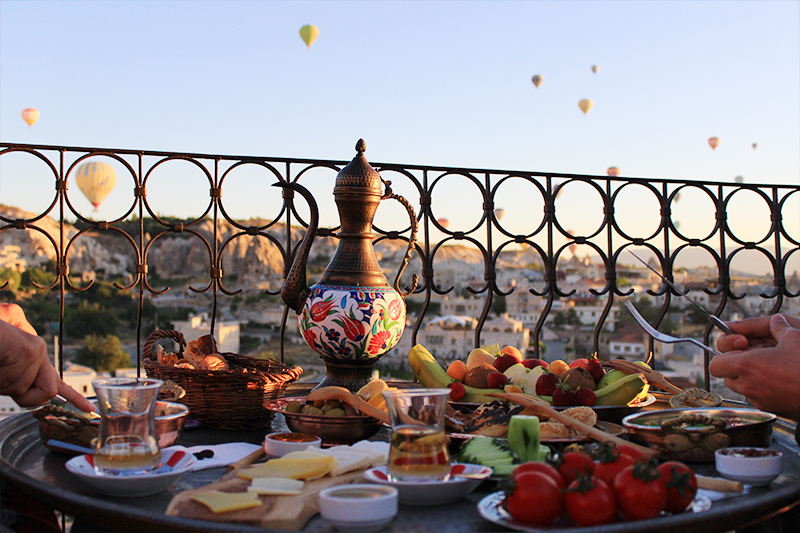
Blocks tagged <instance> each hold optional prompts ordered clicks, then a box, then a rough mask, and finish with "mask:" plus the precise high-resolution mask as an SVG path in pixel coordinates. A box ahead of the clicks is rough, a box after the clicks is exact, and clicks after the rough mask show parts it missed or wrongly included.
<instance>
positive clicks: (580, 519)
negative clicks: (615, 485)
mask: <svg viewBox="0 0 800 533" xmlns="http://www.w3.org/2000/svg"><path fill="white" fill-rule="evenodd" d="M564 507H566V509H567V514H568V515H569V517H570V518H571V519H572V521H573V522H575V524H576V525H579V526H596V525H600V524H609V523H611V522H613V521H614V517H615V516H616V514H617V498H616V496H614V490H613V489H612V488H611V487H610V486H609V485H608V484H607V483H606V482H605V481H603V480H602V479H599V478H597V477H595V476H584V475H578V477H577V478H576V479H575V481H573V482H572V483H570V484H569V487H567V490H566V492H565V493H564Z"/></svg>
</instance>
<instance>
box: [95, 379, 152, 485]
mask: <svg viewBox="0 0 800 533" xmlns="http://www.w3.org/2000/svg"><path fill="white" fill-rule="evenodd" d="M162 383H163V382H162V381H161V380H158V379H146V378H108V379H98V380H94V381H93V382H92V385H93V386H94V390H95V392H96V394H97V401H98V406H99V407H100V416H101V418H100V431H99V434H98V437H97V444H96V445H95V452H94V468H95V472H96V473H97V474H98V475H114V476H128V475H138V474H147V473H151V472H153V471H155V470H156V469H157V468H158V466H159V462H160V460H161V449H160V448H159V446H158V436H157V434H156V428H155V408H156V400H157V399H158V391H159V389H160V388H161V385H162Z"/></svg>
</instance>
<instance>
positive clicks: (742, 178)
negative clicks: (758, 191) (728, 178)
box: [733, 176, 744, 183]
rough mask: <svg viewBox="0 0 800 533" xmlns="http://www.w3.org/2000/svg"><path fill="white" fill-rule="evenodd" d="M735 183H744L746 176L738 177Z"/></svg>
mask: <svg viewBox="0 0 800 533" xmlns="http://www.w3.org/2000/svg"><path fill="white" fill-rule="evenodd" d="M733 181H735V182H736V183H744V176H736V177H735V178H734V180H733Z"/></svg>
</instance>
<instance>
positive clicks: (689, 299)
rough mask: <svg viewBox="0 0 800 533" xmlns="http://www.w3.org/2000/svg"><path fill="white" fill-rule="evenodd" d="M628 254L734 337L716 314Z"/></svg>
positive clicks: (656, 271) (636, 256)
mask: <svg viewBox="0 0 800 533" xmlns="http://www.w3.org/2000/svg"><path fill="white" fill-rule="evenodd" d="M628 253H629V254H631V255H632V256H633V257H635V258H636V259H638V260H639V261H640V262H641V263H642V264H643V265H644V266H646V267H647V268H649V269H650V270H651V271H652V272H653V273H654V274H655V275H656V276H658V277H659V278H661V281H663V282H664V283H666V284H667V285H669V287H670V288H671V289H672V290H674V291H675V292H677V293H678V296H682V297H684V298H686V299H687V300H688V301H689V302H690V303H691V304H692V305H694V306H695V307H696V308H698V309H699V310H700V311H702V312H703V313H704V314H705V315H706V316H707V317H708V319H709V320H711V322H712V323H713V324H714V325H715V326H717V327H718V328H719V329H721V330H722V331H724V332H725V333H727V334H728V335H734V332H733V330H731V328H729V327H728V326H727V325H726V324H725V322H723V321H722V320H720V318H719V317H718V316H717V315H715V314H713V313H711V312H709V311H707V310H706V308H705V307H703V306H702V305H700V304H699V303H697V302H696V301H695V300H694V299H693V298H691V297H690V296H688V295H687V294H686V293H685V292H683V291H682V290H680V289H679V288H678V287H676V286H675V284H674V283H672V282H671V281H670V280H668V279H667V278H665V277H664V275H663V274H661V272H659V271H658V270H656V269H655V268H653V267H651V266H650V265H648V264H647V263H646V262H645V261H644V259H642V258H641V257H639V256H638V255H636V254H635V253H633V252H631V251H630V250H628Z"/></svg>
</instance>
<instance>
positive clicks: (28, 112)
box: [22, 107, 39, 127]
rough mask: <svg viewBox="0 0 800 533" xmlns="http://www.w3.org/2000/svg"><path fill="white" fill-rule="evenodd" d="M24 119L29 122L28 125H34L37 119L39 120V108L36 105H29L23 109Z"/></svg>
mask: <svg viewBox="0 0 800 533" xmlns="http://www.w3.org/2000/svg"><path fill="white" fill-rule="evenodd" d="M22 120H24V121H25V122H27V123H28V126H30V127H33V125H34V124H36V121H37V120H39V110H38V109H36V108H35V107H29V108H28V109H24V110H23V111H22Z"/></svg>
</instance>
